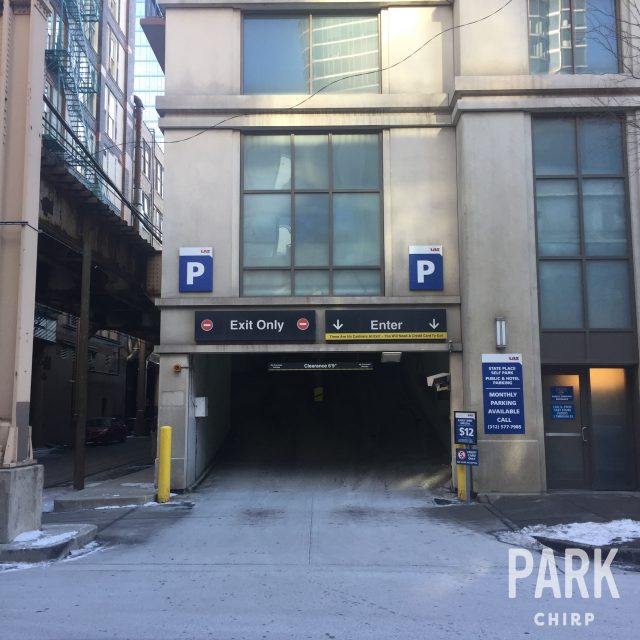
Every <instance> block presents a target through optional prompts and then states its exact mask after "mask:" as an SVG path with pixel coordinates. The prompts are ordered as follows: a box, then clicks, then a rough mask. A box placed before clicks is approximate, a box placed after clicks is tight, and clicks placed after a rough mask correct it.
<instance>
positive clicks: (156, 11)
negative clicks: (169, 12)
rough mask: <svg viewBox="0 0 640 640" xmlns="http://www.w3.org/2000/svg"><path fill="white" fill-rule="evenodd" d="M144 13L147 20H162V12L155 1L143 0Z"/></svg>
mask: <svg viewBox="0 0 640 640" xmlns="http://www.w3.org/2000/svg"><path fill="white" fill-rule="evenodd" d="M144 13H145V16H146V17H147V18H164V12H163V11H162V9H161V8H160V5H159V4H158V2H157V0H145V2H144Z"/></svg>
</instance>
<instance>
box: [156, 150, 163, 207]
mask: <svg viewBox="0 0 640 640" xmlns="http://www.w3.org/2000/svg"><path fill="white" fill-rule="evenodd" d="M155 190H156V193H157V194H158V195H159V196H160V197H161V198H164V166H163V165H162V163H161V162H160V160H158V158H155Z"/></svg>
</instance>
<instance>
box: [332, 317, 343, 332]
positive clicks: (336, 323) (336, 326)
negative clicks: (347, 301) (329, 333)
mask: <svg viewBox="0 0 640 640" xmlns="http://www.w3.org/2000/svg"><path fill="white" fill-rule="evenodd" d="M342 327H344V325H343V324H342V322H340V318H338V319H337V320H336V321H335V322H334V323H333V328H334V329H335V330H336V331H340V329H342Z"/></svg>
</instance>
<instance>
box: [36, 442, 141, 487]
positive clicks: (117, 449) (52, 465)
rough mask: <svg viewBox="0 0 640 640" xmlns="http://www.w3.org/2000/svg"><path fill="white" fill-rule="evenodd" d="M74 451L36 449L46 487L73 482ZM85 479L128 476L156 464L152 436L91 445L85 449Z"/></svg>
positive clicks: (63, 448)
mask: <svg viewBox="0 0 640 640" xmlns="http://www.w3.org/2000/svg"><path fill="white" fill-rule="evenodd" d="M73 452H74V450H73V448H72V447H53V448H46V449H36V450H35V452H34V457H35V458H36V460H37V461H38V463H40V464H42V465H43V466H44V486H45V487H55V486H59V485H63V484H65V483H69V482H71V481H72V480H73ZM85 453H86V461H85V469H86V474H85V475H86V476H87V477H91V476H96V475H98V474H103V475H105V474H106V475H109V474H111V475H113V474H118V473H119V474H121V475H123V474H125V473H129V472H130V471H131V470H132V468H133V467H138V466H144V465H149V464H151V463H152V462H153V456H152V453H151V440H150V438H149V436H133V437H132V436H130V437H128V438H127V440H126V442H123V443H115V442H114V443H109V444H89V445H86V447H85Z"/></svg>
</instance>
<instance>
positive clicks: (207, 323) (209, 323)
mask: <svg viewBox="0 0 640 640" xmlns="http://www.w3.org/2000/svg"><path fill="white" fill-rule="evenodd" d="M200 328H201V329H202V330H203V331H211V330H212V329H213V320H210V319H209V318H205V319H204V320H203V321H202V322H201V323H200Z"/></svg>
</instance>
